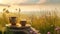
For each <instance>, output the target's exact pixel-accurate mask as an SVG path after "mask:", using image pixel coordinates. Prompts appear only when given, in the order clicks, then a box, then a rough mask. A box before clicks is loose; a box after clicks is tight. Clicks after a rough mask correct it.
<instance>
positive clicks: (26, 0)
mask: <svg viewBox="0 0 60 34" xmlns="http://www.w3.org/2000/svg"><path fill="white" fill-rule="evenodd" d="M0 4H60V0H0Z"/></svg>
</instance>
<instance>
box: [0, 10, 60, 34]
mask: <svg viewBox="0 0 60 34" xmlns="http://www.w3.org/2000/svg"><path fill="white" fill-rule="evenodd" d="M29 13H30V12H29ZM34 13H35V14H34ZM11 16H15V17H16V16H17V23H18V22H19V21H20V19H27V23H29V24H31V26H32V27H34V28H35V29H37V30H39V32H40V33H41V34H48V33H50V34H59V33H60V16H59V15H58V14H57V11H56V10H54V11H51V12H49V11H41V12H32V14H22V13H11V12H10V13H9V12H3V13H0V31H4V28H5V25H6V24H8V23H9V17H11Z"/></svg>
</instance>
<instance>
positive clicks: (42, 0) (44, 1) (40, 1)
mask: <svg viewBox="0 0 60 34" xmlns="http://www.w3.org/2000/svg"><path fill="white" fill-rule="evenodd" d="M46 2H47V0H39V2H37V3H39V4H41V3H46Z"/></svg>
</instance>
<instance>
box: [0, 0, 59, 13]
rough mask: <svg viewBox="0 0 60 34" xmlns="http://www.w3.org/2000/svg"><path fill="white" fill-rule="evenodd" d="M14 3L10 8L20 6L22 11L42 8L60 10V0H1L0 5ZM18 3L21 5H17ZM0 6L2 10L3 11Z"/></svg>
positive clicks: (0, 9)
mask: <svg viewBox="0 0 60 34" xmlns="http://www.w3.org/2000/svg"><path fill="white" fill-rule="evenodd" d="M8 5H12V7H10V8H9V9H10V10H12V11H15V10H14V8H20V9H21V11H23V12H24V11H40V10H45V9H46V10H51V9H52V10H54V8H58V10H60V0H0V6H2V7H3V6H4V7H7V6H8ZM17 5H19V6H18V7H17ZM2 7H0V11H2V9H3V8H2Z"/></svg>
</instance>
